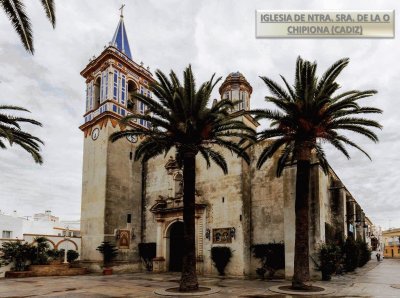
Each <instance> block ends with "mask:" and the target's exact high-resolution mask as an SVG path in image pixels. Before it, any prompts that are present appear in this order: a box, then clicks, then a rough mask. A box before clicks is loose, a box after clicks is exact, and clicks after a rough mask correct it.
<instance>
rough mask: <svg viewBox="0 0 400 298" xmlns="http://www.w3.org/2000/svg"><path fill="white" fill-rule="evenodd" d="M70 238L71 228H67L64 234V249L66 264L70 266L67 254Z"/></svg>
mask: <svg viewBox="0 0 400 298" xmlns="http://www.w3.org/2000/svg"><path fill="white" fill-rule="evenodd" d="M68 237H69V227H68V226H67V228H66V230H65V234H64V241H65V249H64V264H68V261H67V252H68V241H66V240H67V239H68Z"/></svg>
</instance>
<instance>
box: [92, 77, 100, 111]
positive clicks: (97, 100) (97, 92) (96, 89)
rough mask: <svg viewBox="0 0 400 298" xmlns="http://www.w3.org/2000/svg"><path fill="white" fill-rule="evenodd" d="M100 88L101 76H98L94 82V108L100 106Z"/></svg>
mask: <svg viewBox="0 0 400 298" xmlns="http://www.w3.org/2000/svg"><path fill="white" fill-rule="evenodd" d="M100 88H101V78H100V77H98V78H97V79H96V81H95V83H94V108H95V109H97V108H98V107H99V106H100Z"/></svg>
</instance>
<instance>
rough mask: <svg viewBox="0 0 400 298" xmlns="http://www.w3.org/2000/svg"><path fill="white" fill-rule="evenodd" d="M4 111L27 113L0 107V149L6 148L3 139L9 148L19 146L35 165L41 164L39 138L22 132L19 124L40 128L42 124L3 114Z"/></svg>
mask: <svg viewBox="0 0 400 298" xmlns="http://www.w3.org/2000/svg"><path fill="white" fill-rule="evenodd" d="M4 110H13V111H23V112H29V111H28V110H26V109H24V108H21V107H16V106H6V105H0V148H2V149H6V148H7V147H6V144H5V143H4V139H5V140H7V141H8V142H9V144H10V146H12V145H14V144H17V145H19V146H21V147H22V148H23V149H24V150H25V151H27V152H29V153H30V154H31V155H32V157H33V159H34V160H35V162H36V163H39V164H41V163H42V162H43V159H42V156H41V155H40V153H39V152H40V144H43V142H42V141H41V140H40V139H39V138H37V137H35V136H32V135H31V134H29V133H27V132H24V131H22V130H21V126H20V123H31V124H33V125H38V126H42V124H41V123H40V122H38V121H36V120H32V119H28V118H23V117H17V116H11V115H9V114H5V113H4V112H3V111H4Z"/></svg>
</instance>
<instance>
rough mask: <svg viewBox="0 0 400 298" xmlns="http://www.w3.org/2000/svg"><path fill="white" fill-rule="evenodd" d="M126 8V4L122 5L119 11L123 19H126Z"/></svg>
mask: <svg viewBox="0 0 400 298" xmlns="http://www.w3.org/2000/svg"><path fill="white" fill-rule="evenodd" d="M124 7H125V4H122V5H121V8H120V9H119V10H120V11H121V18H123V17H124Z"/></svg>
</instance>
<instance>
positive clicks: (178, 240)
mask: <svg viewBox="0 0 400 298" xmlns="http://www.w3.org/2000/svg"><path fill="white" fill-rule="evenodd" d="M182 256H183V222H181V221H177V222H175V223H174V224H172V225H171V227H170V232H169V268H168V270H169V271H175V272H180V271H182Z"/></svg>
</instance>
